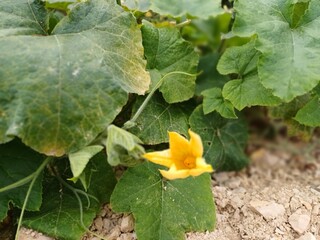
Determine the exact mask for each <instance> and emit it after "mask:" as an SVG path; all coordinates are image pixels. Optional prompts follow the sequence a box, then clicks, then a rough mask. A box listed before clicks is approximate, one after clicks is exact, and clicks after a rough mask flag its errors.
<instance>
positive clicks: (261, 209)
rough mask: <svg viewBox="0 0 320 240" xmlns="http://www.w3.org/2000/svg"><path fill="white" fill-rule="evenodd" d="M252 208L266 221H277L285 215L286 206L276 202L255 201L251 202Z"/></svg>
mask: <svg viewBox="0 0 320 240" xmlns="http://www.w3.org/2000/svg"><path fill="white" fill-rule="evenodd" d="M250 206H251V208H252V209H253V210H255V211H256V212H258V213H259V214H261V215H262V216H263V217H264V218H265V219H275V218H277V217H279V216H281V215H283V214H284V213H285V208H284V206H283V205H281V204H278V203H275V202H267V201H260V200H255V201H251V202H250Z"/></svg>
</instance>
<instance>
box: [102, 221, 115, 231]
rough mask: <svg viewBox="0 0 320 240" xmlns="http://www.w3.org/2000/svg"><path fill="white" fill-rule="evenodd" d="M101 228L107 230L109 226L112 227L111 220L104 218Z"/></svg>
mask: <svg viewBox="0 0 320 240" xmlns="http://www.w3.org/2000/svg"><path fill="white" fill-rule="evenodd" d="M103 228H104V229H105V230H107V231H109V230H110V229H111V228H113V223H112V221H111V220H110V219H108V218H104V219H103Z"/></svg>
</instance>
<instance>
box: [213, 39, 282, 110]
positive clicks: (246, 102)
mask: <svg viewBox="0 0 320 240" xmlns="http://www.w3.org/2000/svg"><path fill="white" fill-rule="evenodd" d="M259 56H260V53H259V52H258V51H257V50H256V49H255V40H254V39H253V40H251V41H250V42H249V43H247V44H245V45H243V46H240V47H232V48H229V49H227V50H226V51H225V52H224V54H223V55H222V57H221V58H220V61H219V63H218V66H217V69H218V71H219V72H220V73H221V74H232V73H234V74H237V76H238V79H236V80H232V81H229V82H227V83H226V84H225V85H224V87H223V90H222V95H223V97H224V98H225V99H228V100H229V101H230V102H231V103H232V104H233V106H235V107H236V108H237V109H238V110H242V109H243V108H245V107H250V106H255V105H260V106H272V105H276V104H278V103H279V102H280V101H279V99H278V98H277V97H275V96H273V95H272V93H271V91H270V90H269V89H266V88H265V87H264V86H263V85H262V84H261V80H260V78H259V76H258V73H257V62H258V58H259Z"/></svg>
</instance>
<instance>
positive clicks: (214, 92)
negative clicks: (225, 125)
mask: <svg viewBox="0 0 320 240" xmlns="http://www.w3.org/2000/svg"><path fill="white" fill-rule="evenodd" d="M202 95H203V97H204V98H203V112H204V114H208V113H211V112H213V111H217V112H218V113H219V114H220V115H221V116H222V117H225V118H237V115H236V113H235V112H234V107H233V105H232V103H231V102H230V101H229V100H226V99H224V98H223V96H222V92H221V89H220V88H210V89H207V90H205V91H203V92H202Z"/></svg>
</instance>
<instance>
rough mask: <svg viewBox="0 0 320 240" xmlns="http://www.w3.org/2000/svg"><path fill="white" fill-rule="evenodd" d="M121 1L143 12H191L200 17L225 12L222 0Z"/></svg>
mask: <svg viewBox="0 0 320 240" xmlns="http://www.w3.org/2000/svg"><path fill="white" fill-rule="evenodd" d="M121 3H122V5H124V6H127V7H128V8H130V9H133V10H139V11H142V12H146V11H148V10H152V11H154V12H157V13H159V14H161V15H172V16H174V17H179V16H182V15H186V14H189V15H192V16H195V17H199V18H208V17H210V16H216V15H218V14H221V13H223V9H222V8H221V1H218V0H209V1H208V0H198V1H196V2H194V1H183V0H176V1H169V0H154V1H146V0H123V1H121Z"/></svg>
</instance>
